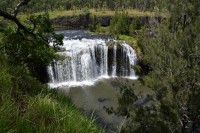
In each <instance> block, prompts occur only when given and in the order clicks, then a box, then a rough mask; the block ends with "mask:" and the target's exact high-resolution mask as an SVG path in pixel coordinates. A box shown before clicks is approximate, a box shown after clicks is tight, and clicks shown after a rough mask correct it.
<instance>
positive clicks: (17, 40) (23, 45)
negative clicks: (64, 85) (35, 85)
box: [0, 0, 63, 79]
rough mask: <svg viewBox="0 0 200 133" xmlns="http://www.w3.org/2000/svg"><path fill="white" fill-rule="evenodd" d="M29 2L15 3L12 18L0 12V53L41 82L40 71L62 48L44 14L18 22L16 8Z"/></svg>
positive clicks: (58, 36) (47, 17)
mask: <svg viewBox="0 0 200 133" xmlns="http://www.w3.org/2000/svg"><path fill="white" fill-rule="evenodd" d="M29 2H30V0H23V1H21V2H20V3H18V4H17V6H16V7H15V10H14V12H13V14H9V13H7V12H6V11H3V10H2V9H0V16H2V17H4V19H5V20H3V21H2V22H1V24H2V25H3V26H4V28H3V29H2V31H1V34H2V36H3V37H2V38H3V42H4V43H3V45H2V46H1V47H2V49H1V50H3V51H2V52H4V54H5V55H7V56H8V57H9V60H10V61H11V62H12V63H14V64H17V65H22V64H25V65H27V66H28V68H29V70H30V72H31V74H32V75H33V76H34V77H36V78H38V79H41V78H40V77H41V76H42V75H41V74H44V72H43V71H42V70H43V69H44V68H45V67H46V66H47V65H48V64H49V63H50V61H52V60H53V59H55V58H57V57H58V56H57V55H56V47H57V46H58V45H62V39H63V36H62V35H57V34H55V33H54V29H53V28H52V26H51V22H50V20H49V16H48V14H44V15H38V16H34V15H31V16H30V17H29V18H27V20H24V21H21V20H20V19H18V18H17V15H18V13H19V11H20V8H21V7H23V6H26V5H28V3H29ZM13 24H15V25H13ZM10 25H13V26H10ZM50 43H52V44H53V47H51V46H50V45H49V44H50ZM44 70H45V69H44Z"/></svg>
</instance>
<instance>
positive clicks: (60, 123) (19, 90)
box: [0, 13, 103, 133]
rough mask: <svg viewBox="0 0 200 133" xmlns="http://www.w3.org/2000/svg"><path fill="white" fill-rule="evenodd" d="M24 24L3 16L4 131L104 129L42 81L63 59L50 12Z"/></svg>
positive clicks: (0, 111) (0, 86)
mask: <svg viewBox="0 0 200 133" xmlns="http://www.w3.org/2000/svg"><path fill="white" fill-rule="evenodd" d="M16 19H17V18H16ZM17 21H18V20H17ZM20 22H21V23H22V24H23V26H24V27H23V28H22V26H21V27H20V26H16V25H15V24H16V23H12V22H11V21H9V20H6V19H4V20H3V21H2V20H0V25H1V26H2V27H1V28H0V40H1V41H0V94H1V95H0V132H3V133H4V132H16V133H30V132H55V133H56V132H59V133H60V132H69V133H71V132H76V133H88V132H94V133H100V132H103V131H101V130H100V129H99V128H98V127H97V126H96V125H95V124H94V120H93V118H91V119H88V118H86V117H85V116H84V115H83V114H82V113H80V111H79V110H78V109H77V108H75V107H74V106H73V104H72V102H71V101H70V99H68V98H67V97H66V96H64V94H60V93H58V92H57V91H56V90H50V89H49V88H48V87H47V85H44V84H42V83H41V82H40V81H39V80H38V79H39V77H41V76H42V75H40V73H39V72H40V71H42V70H45V69H46V66H47V65H48V64H49V62H51V61H52V60H53V59H56V58H59V57H58V55H56V50H57V47H58V46H59V45H62V43H63V42H62V39H63V35H57V34H55V33H54V29H53V28H52V27H51V22H50V20H49V16H48V14H46V13H45V14H42V15H38V16H35V15H31V16H30V17H29V18H28V19H26V20H23V21H20V20H19V23H20ZM49 44H51V45H49Z"/></svg>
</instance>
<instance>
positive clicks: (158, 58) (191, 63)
mask: <svg viewBox="0 0 200 133" xmlns="http://www.w3.org/2000/svg"><path fill="white" fill-rule="evenodd" d="M168 6H170V5H168ZM199 6H200V2H199V1H197V0H192V1H187V0H180V1H176V3H174V4H173V5H171V8H170V10H169V11H170V14H171V16H170V18H169V19H166V20H163V21H162V22H161V24H159V25H155V26H153V27H151V30H152V31H153V33H154V34H155V36H147V34H146V33H147V32H141V34H140V36H139V41H138V46H139V47H140V49H141V59H142V60H141V61H142V62H143V64H145V67H146V74H145V75H143V77H141V78H140V79H139V80H140V81H141V83H143V84H144V85H146V86H148V87H149V89H151V90H152V91H153V93H152V94H150V95H148V96H146V97H147V98H145V99H146V100H145V101H146V102H145V104H143V103H142V104H138V102H139V101H140V100H141V99H143V98H144V96H143V94H141V95H136V94H135V92H134V91H133V90H134V87H127V86H124V87H123V89H122V92H121V94H122V96H121V98H119V103H120V106H119V108H118V109H117V110H109V111H111V112H113V113H115V114H117V115H122V116H125V118H126V124H125V125H124V128H123V129H122V131H121V132H129V133H144V132H148V133H160V132H164V133H174V132H181V133H191V132H193V133H199V132H200V130H199V128H200V117H199V116H200V106H199V105H200V104H199V100H200V99H199V94H200V75H199V74H200V58H199V57H200V43H199V36H200V28H199V26H198V25H199V24H200V20H199V19H200V18H199V16H200V11H199ZM149 28H150V27H148V28H147V29H146V31H148V30H149Z"/></svg>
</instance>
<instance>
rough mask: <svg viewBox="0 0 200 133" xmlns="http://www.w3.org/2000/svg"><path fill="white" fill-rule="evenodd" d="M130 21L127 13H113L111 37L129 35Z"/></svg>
mask: <svg viewBox="0 0 200 133" xmlns="http://www.w3.org/2000/svg"><path fill="white" fill-rule="evenodd" d="M129 26H130V20H129V17H128V13H127V12H126V13H125V12H123V13H117V12H116V13H115V16H114V17H113V18H112V20H111V24H110V33H111V34H112V35H119V34H125V35H126V34H129Z"/></svg>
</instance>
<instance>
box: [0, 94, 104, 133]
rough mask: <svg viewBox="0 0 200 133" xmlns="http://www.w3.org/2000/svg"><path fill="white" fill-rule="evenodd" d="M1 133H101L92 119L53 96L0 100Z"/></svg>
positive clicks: (66, 101)
mask: <svg viewBox="0 0 200 133" xmlns="http://www.w3.org/2000/svg"><path fill="white" fill-rule="evenodd" d="M1 98H2V99H3V100H2V101H1V107H0V132H17V133H27V132H29V133H31V132H46V133H50V132H54V133H91V132H93V133H100V132H103V131H101V130H100V128H98V127H97V126H96V125H95V124H94V121H93V119H92V118H91V119H88V118H86V117H85V116H84V115H83V114H82V113H81V112H80V111H79V110H78V109H76V108H75V107H74V106H73V104H72V103H71V102H70V100H69V99H67V98H66V97H63V96H61V95H58V94H56V93H54V92H50V93H48V94H42V93H41V94H38V95H36V96H32V97H31V96H28V95H24V96H21V97H20V100H22V101H20V102H15V101H13V99H12V98H10V96H9V95H4V96H1Z"/></svg>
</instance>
